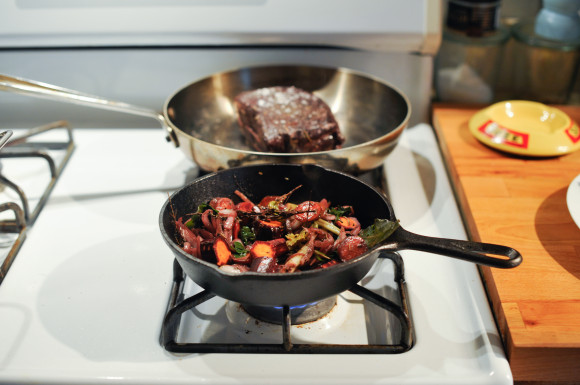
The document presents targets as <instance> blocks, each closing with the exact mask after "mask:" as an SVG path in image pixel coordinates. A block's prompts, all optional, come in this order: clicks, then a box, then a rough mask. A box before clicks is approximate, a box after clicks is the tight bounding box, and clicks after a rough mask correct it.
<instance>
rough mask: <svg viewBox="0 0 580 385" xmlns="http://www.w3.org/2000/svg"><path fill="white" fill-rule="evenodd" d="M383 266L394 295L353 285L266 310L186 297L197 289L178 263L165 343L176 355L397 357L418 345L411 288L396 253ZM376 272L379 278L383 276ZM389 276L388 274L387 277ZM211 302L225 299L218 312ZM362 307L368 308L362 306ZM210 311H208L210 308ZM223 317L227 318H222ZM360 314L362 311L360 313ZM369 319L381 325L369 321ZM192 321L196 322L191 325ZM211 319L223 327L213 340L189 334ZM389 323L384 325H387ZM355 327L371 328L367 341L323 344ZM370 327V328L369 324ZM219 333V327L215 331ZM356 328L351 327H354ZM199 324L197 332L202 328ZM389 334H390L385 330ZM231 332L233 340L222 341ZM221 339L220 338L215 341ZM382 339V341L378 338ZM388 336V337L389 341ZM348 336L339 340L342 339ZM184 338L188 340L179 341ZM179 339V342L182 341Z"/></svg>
mask: <svg viewBox="0 0 580 385" xmlns="http://www.w3.org/2000/svg"><path fill="white" fill-rule="evenodd" d="M379 258H380V259H379V261H381V260H390V261H391V262H392V266H393V284H394V285H395V286H396V289H395V290H393V291H394V292H395V294H394V296H395V297H396V298H393V299H390V298H387V296H383V295H381V294H378V293H377V292H376V291H375V289H374V288H373V289H371V288H367V287H364V286H362V285H363V283H362V282H364V281H365V279H366V278H365V279H363V281H361V283H360V284H357V285H354V286H353V287H352V288H350V290H348V292H345V293H341V294H339V295H338V296H335V297H331V298H328V299H325V300H322V301H320V302H317V303H315V304H307V305H305V306H294V307H289V306H281V307H263V306H256V305H247V304H244V305H241V304H237V303H234V302H230V301H225V300H223V299H221V298H219V297H217V296H216V295H215V294H214V293H212V292H210V291H209V290H203V289H201V288H199V287H198V289H199V290H197V291H196V292H195V293H193V294H192V295H191V296H188V297H186V296H187V294H186V292H187V290H186V289H185V286H186V284H188V283H189V284H192V285H195V284H193V283H192V282H191V281H190V280H189V279H188V278H187V277H186V276H185V275H184V273H183V270H182V269H181V266H180V265H179V263H177V261H174V265H173V273H174V277H173V286H172V291H171V296H170V298H169V304H168V311H167V313H166V315H165V318H164V321H163V325H162V330H161V344H162V345H163V347H164V348H165V349H166V350H167V351H170V352H174V353H311V354H331V353H336V354H356V353H359V354H360V353H385V354H396V353H403V352H406V351H408V350H410V349H411V348H412V346H413V343H414V331H413V324H412V320H411V315H410V307H409V303H408V295H407V287H406V284H405V278H404V272H403V260H402V259H401V257H400V255H399V254H397V253H386V252H381V254H380V256H379ZM381 273H382V272H381V271H378V272H376V273H375V274H376V275H380V274H381ZM385 274H386V272H385ZM210 300H212V301H213V300H218V301H219V300H221V301H222V302H224V304H223V305H220V306H219V309H218V310H217V311H216V310H214V311H213V313H214V314H210V313H212V311H207V309H206V308H204V306H205V305H206V303H208V302H211V301H210ZM351 303H356V304H357V306H358V308H359V309H360V308H363V309H365V310H363V311H362V313H363V314H362V316H361V315H360V314H359V316H352V315H353V314H354V313H355V311H352V314H350V315H349V314H347V313H349V311H348V307H349V306H352V305H351ZM363 304H364V305H363ZM208 307H209V306H208ZM220 313H225V314H226V315H225V316H224V317H223V318H220ZM359 313H360V311H359ZM369 318H376V319H381V320H383V322H374V323H373V322H369ZM192 319H193V321H192ZM208 319H209V320H211V324H212V325H218V324H222V325H221V327H222V330H215V331H208V332H207V333H206V334H208V335H209V336H210V337H209V338H207V339H204V338H203V337H200V336H198V335H197V334H199V331H197V330H194V331H193V332H192V331H191V328H193V329H196V327H194V326H192V325H193V324H194V323H195V322H196V321H200V320H208ZM385 320H386V321H385ZM344 324H354V327H355V329H358V330H362V329H364V328H365V326H366V328H367V331H366V333H365V334H364V336H365V339H366V340H367V341H366V342H361V341H356V342H353V341H345V343H342V342H341V343H335V342H333V341H328V342H326V341H324V340H325V338H324V336H322V337H321V336H320V334H317V333H318V331H321V332H322V334H329V333H330V332H329V330H331V329H332V328H335V329H336V333H337V334H341V329H340V327H341V325H344ZM371 324H372V325H371ZM214 327H216V328H219V327H220V326H214ZM350 327H352V325H350ZM199 328H200V327H199V325H198V327H197V329H199ZM386 329H388V330H386ZM223 330H227V331H228V332H227V333H229V334H231V336H230V337H229V338H228V337H224V338H222V337H220V335H221V334H224V333H223V332H222V331H223ZM216 336H217V337H216ZM377 336H381V337H377ZM385 336H389V337H385ZM344 338H345V336H344V335H341V339H344ZM182 339H185V341H181V340H182ZM178 340H179V341H178Z"/></svg>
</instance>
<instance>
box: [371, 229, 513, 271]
mask: <svg viewBox="0 0 580 385" xmlns="http://www.w3.org/2000/svg"><path fill="white" fill-rule="evenodd" d="M381 249H385V250H393V251H395V250H418V251H425V252H428V253H435V254H440V255H445V256H448V257H453V258H457V259H462V260H464V261H469V262H474V263H477V264H479V265H485V266H491V267H499V268H502V269H508V268H512V267H516V266H518V265H519V264H520V263H522V256H521V254H520V253H519V252H518V251H517V250H515V249H512V248H511V247H508V246H501V245H494V244H491V243H480V242H472V241H463V240H458V239H447V238H434V237H428V236H425V235H419V234H415V233H412V232H410V231H407V230H405V229H403V228H401V227H399V228H398V229H397V230H396V231H395V232H394V233H393V234H392V235H391V237H389V239H388V241H387V244H385V245H383V246H382V247H381ZM503 257H507V259H506V258H503Z"/></svg>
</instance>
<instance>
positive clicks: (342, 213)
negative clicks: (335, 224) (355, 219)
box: [328, 206, 354, 218]
mask: <svg viewBox="0 0 580 385" xmlns="http://www.w3.org/2000/svg"><path fill="white" fill-rule="evenodd" d="M328 213H329V214H332V215H336V217H337V218H340V217H350V216H352V215H353V214H354V213H353V210H352V207H351V206H340V207H339V206H337V207H331V208H329V209H328Z"/></svg>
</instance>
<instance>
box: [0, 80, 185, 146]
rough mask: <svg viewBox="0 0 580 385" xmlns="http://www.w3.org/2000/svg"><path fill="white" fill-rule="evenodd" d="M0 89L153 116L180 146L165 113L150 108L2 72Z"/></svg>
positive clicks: (169, 136)
mask: <svg viewBox="0 0 580 385" xmlns="http://www.w3.org/2000/svg"><path fill="white" fill-rule="evenodd" d="M0 90H2V91H8V92H14V93H17V94H22V95H27V96H34V97H37V98H42V99H50V100H54V101H60V102H67V103H73V104H80V105H84V106H87V107H94V108H100V109H103V110H112V111H118V112H124V113H127V114H132V115H139V116H145V117H149V118H153V119H155V120H157V121H158V122H159V123H161V125H162V126H163V128H164V129H165V131H166V132H167V135H168V140H171V141H172V142H173V143H174V144H175V146H176V147H178V146H179V141H178V140H177V136H176V134H175V131H174V130H173V127H172V125H171V124H169V122H168V120H167V119H166V118H165V115H163V114H162V113H159V112H157V111H155V110H153V109H150V108H146V107H140V106H135V105H132V104H128V103H124V102H119V101H115V100H110V99H106V98H102V97H99V96H94V95H90V94H86V93H83V92H79V91H74V90H70V89H67V88H62V87H58V86H54V85H51V84H46V83H41V82H36V81H33V80H27V79H23V78H18V77H12V76H7V75H2V74H0Z"/></svg>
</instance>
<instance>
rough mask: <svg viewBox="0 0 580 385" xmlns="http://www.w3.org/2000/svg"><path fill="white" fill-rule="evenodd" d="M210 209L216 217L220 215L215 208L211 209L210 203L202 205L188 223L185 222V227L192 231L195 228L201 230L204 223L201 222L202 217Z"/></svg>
mask: <svg viewBox="0 0 580 385" xmlns="http://www.w3.org/2000/svg"><path fill="white" fill-rule="evenodd" d="M207 209H210V210H211V211H212V213H213V214H214V215H217V214H218V211H217V210H215V209H214V208H213V207H211V206H210V205H209V203H202V204H200V205H199V206H197V211H196V212H195V214H193V215H192V216H191V217H190V218H189V219H188V220H187V222H185V225H186V226H187V227H189V228H190V229H193V228H199V227H201V226H202V224H203V223H202V221H201V215H202V214H203V213H204V212H205V211H206V210H207Z"/></svg>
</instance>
